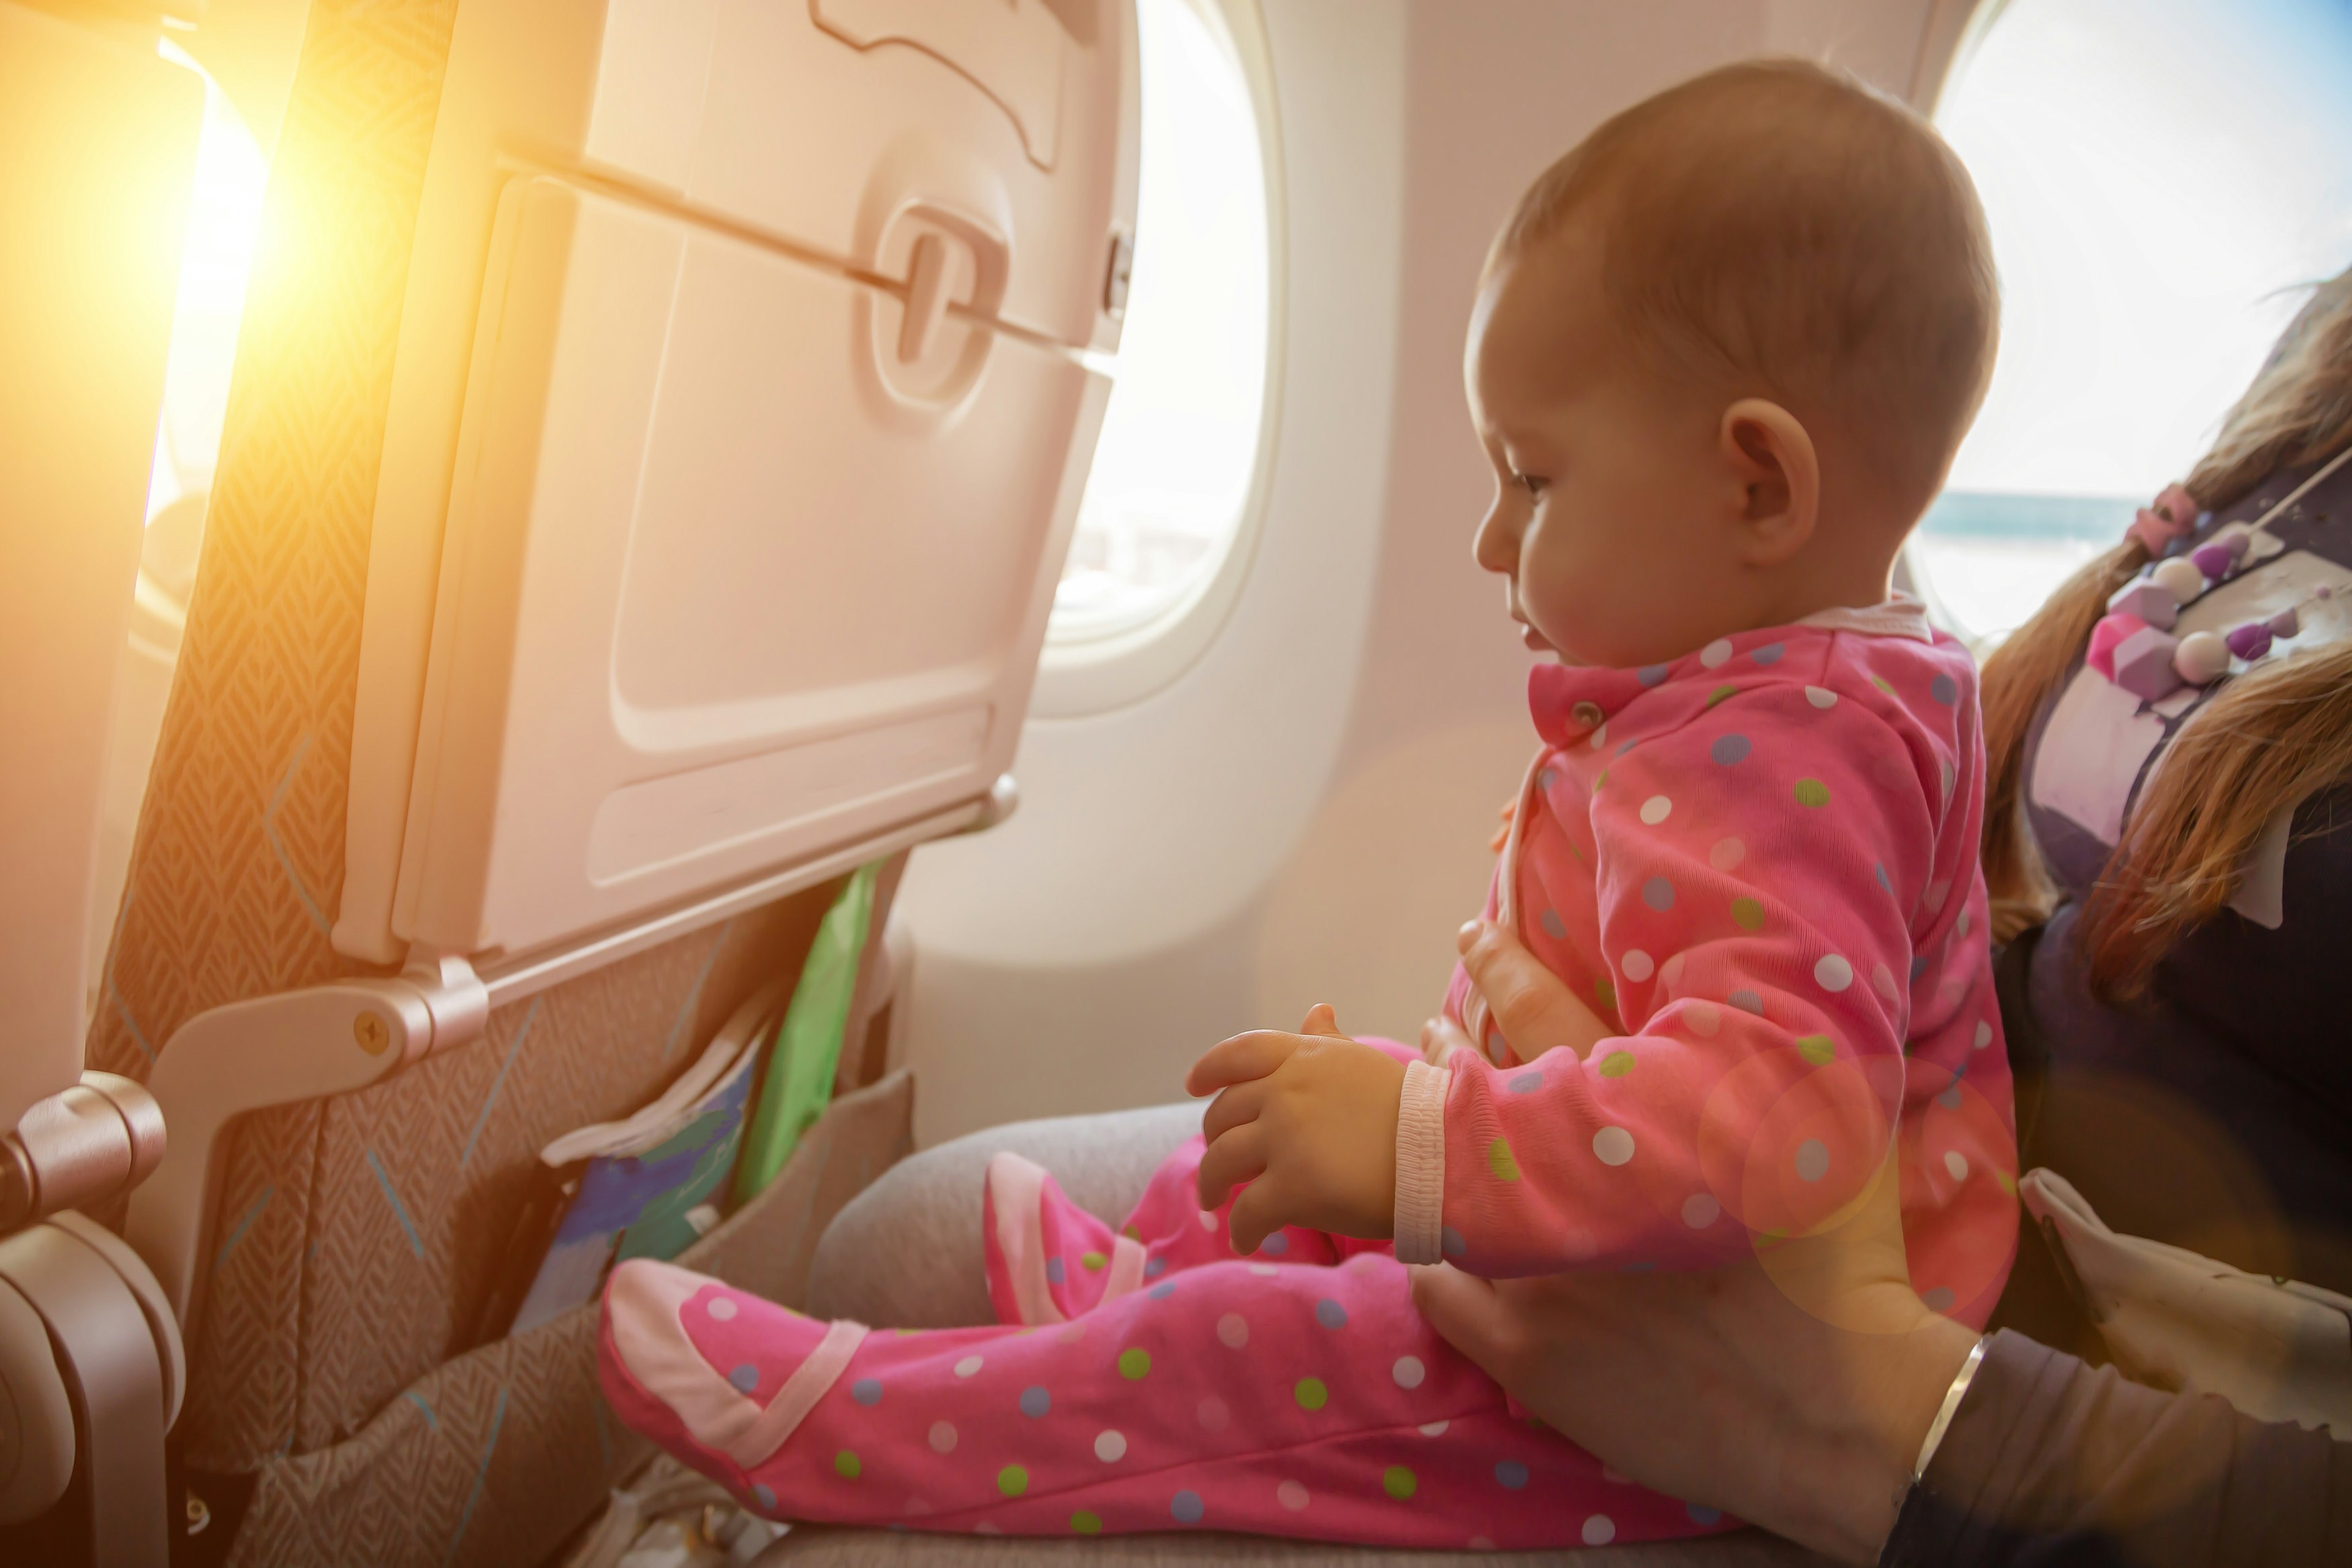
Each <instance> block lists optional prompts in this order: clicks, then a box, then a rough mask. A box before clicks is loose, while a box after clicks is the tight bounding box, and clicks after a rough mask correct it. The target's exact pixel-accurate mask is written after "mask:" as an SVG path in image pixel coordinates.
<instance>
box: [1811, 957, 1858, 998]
mask: <svg viewBox="0 0 2352 1568" xmlns="http://www.w3.org/2000/svg"><path fill="white" fill-rule="evenodd" d="M1813 980H1814V982H1815V983H1816V984H1819V985H1820V986H1821V988H1822V990H1824V991H1843V990H1844V989H1845V988H1846V987H1847V986H1849V985H1851V984H1853V964H1851V963H1847V962H1846V961H1845V960H1844V959H1843V958H1842V957H1840V956H1839V955H1838V954H1836V953H1834V952H1832V953H1830V954H1828V955H1827V956H1826V957H1824V958H1823V959H1822V961H1821V962H1820V963H1816V964H1814V965H1813Z"/></svg>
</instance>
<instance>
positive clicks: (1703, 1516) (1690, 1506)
mask: <svg viewBox="0 0 2352 1568" xmlns="http://www.w3.org/2000/svg"><path fill="white" fill-rule="evenodd" d="M1683 1511H1684V1512H1685V1513H1686V1514H1688V1515H1690V1521H1691V1522H1692V1523H1693V1524H1696V1525H1701V1526H1705V1527H1706V1528H1708V1529H1712V1528H1714V1527H1715V1526H1716V1525H1718V1524H1721V1523H1722V1522H1723V1510H1721V1509H1719V1508H1701V1507H1700V1506H1699V1505H1698V1504H1696V1503H1695V1502H1686V1503H1685V1504H1683Z"/></svg>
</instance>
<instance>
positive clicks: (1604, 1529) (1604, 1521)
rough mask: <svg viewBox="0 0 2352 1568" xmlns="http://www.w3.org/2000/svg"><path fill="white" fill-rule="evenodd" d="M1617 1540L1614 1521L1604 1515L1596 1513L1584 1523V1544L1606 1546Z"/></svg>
mask: <svg viewBox="0 0 2352 1568" xmlns="http://www.w3.org/2000/svg"><path fill="white" fill-rule="evenodd" d="M1616 1539H1617V1525H1616V1521H1613V1520H1612V1519H1611V1518H1610V1517H1609V1516H1608V1515H1607V1514H1605V1513H1596V1514H1594V1515H1593V1516H1592V1517H1591V1519H1588V1520H1586V1521H1584V1544H1586V1545H1587V1546H1606V1545H1608V1544H1609V1543H1610V1542H1612V1541H1614V1540H1616Z"/></svg>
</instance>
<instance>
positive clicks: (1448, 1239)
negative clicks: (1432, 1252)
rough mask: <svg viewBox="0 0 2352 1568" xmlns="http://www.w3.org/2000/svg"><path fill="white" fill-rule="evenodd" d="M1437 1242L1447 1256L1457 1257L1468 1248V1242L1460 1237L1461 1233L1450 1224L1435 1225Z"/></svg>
mask: <svg viewBox="0 0 2352 1568" xmlns="http://www.w3.org/2000/svg"><path fill="white" fill-rule="evenodd" d="M1437 1242H1438V1246H1439V1247H1440V1248H1442V1249H1443V1250H1444V1253H1445V1256H1446V1257H1448V1258H1459V1257H1461V1256H1462V1255H1463V1254H1464V1253H1465V1252H1467V1251H1469V1250H1470V1244H1469V1243H1468V1242H1466V1241H1465V1240H1463V1239H1462V1233H1461V1232H1460V1231H1458V1230H1456V1229H1454V1227H1453V1226H1450V1225H1442V1226H1438V1227H1437Z"/></svg>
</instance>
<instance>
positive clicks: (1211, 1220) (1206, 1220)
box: [1201, 1209, 1217, 1230]
mask: <svg viewBox="0 0 2352 1568" xmlns="http://www.w3.org/2000/svg"><path fill="white" fill-rule="evenodd" d="M1201 1228H1202V1230H1214V1229H1216V1228H1217V1216H1216V1215H1214V1214H1213V1213H1212V1212H1211V1211H1210V1210H1208V1209H1202V1211H1201Z"/></svg>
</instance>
